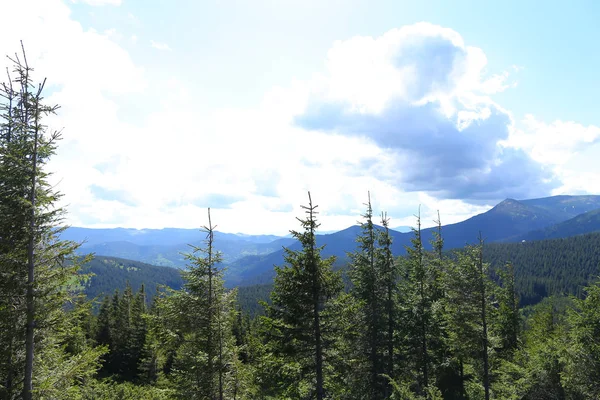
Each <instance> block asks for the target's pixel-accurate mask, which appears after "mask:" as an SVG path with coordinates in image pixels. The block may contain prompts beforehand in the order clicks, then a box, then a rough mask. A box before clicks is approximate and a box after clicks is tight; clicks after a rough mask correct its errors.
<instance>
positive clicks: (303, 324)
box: [264, 193, 342, 400]
mask: <svg viewBox="0 0 600 400" xmlns="http://www.w3.org/2000/svg"><path fill="white" fill-rule="evenodd" d="M308 200H309V202H308V206H302V208H303V209H304V210H305V212H306V215H307V217H306V218H305V219H300V218H298V221H299V222H300V224H301V226H302V228H303V231H302V232H297V231H291V233H292V235H293V237H295V238H296V239H297V240H298V241H299V242H300V245H301V246H302V250H298V251H295V250H291V249H288V248H286V249H285V262H286V265H285V266H283V267H276V268H275V269H276V273H277V275H276V277H275V284H274V288H273V292H272V294H271V300H272V305H271V306H268V307H267V317H266V318H264V324H265V325H266V326H267V327H268V328H267V329H268V331H269V336H268V337H267V340H268V341H269V342H270V343H269V350H268V353H269V354H272V355H273V356H274V357H275V363H281V362H282V363H283V364H285V365H286V367H285V369H284V370H281V371H282V372H285V374H284V375H282V374H281V373H280V374H279V377H278V378H277V379H278V381H277V382H273V385H270V386H275V387H274V388H273V387H271V388H270V390H271V391H272V392H273V393H274V394H275V395H276V396H279V397H278V398H281V397H286V396H287V397H293V398H306V397H308V398H316V399H318V400H322V399H324V398H327V397H330V396H331V393H327V388H328V385H330V384H332V382H330V381H329V376H328V371H330V368H329V365H327V353H328V350H329V349H330V346H331V340H332V338H331V332H332V330H333V329H334V328H335V327H334V326H332V321H333V320H334V318H333V316H332V315H331V314H330V313H329V312H328V311H330V310H329V306H330V305H331V299H333V298H334V297H335V296H337V295H338V294H339V293H340V291H341V289H342V282H341V277H340V275H339V274H337V273H334V272H333V271H332V268H331V265H332V263H333V258H328V259H322V258H321V250H322V248H320V247H317V243H316V229H317V228H318V226H319V224H318V223H317V218H316V215H317V211H316V208H317V206H313V204H312V199H311V197H310V193H309V195H308ZM272 378H273V377H272Z"/></svg>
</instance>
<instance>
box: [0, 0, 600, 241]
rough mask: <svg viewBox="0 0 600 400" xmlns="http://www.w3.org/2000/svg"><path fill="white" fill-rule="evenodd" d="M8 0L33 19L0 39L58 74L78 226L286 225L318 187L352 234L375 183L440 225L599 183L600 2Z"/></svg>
mask: <svg viewBox="0 0 600 400" xmlns="http://www.w3.org/2000/svg"><path fill="white" fill-rule="evenodd" d="M13 3H14V4H11V5H10V6H9V8H10V7H13V8H15V9H14V10H12V12H11V14H13V15H20V14H21V13H22V12H23V11H24V10H34V13H35V14H36V15H35V18H32V22H31V26H29V27H27V30H24V28H22V26H21V25H22V24H19V23H18V21H14V22H12V23H13V24H14V26H12V25H11V24H10V23H9V24H8V25H5V26H3V27H2V28H0V36H1V37H2V39H0V50H2V52H3V53H12V52H14V51H15V50H16V48H17V44H18V40H19V39H24V40H25V43H26V46H27V48H28V50H29V51H30V52H31V53H32V54H31V57H30V58H31V59H33V60H35V61H37V64H36V65H37V66H38V69H37V71H38V73H39V74H40V75H43V76H47V77H48V80H49V82H50V83H51V84H53V85H54V86H52V91H51V95H50V96H49V98H48V100H49V101H53V102H56V103H59V104H61V106H62V108H61V113H60V114H59V115H58V116H56V117H55V118H53V119H52V120H50V122H52V123H54V124H57V125H59V126H64V127H65V133H64V140H63V142H62V143H61V148H60V151H59V154H58V155H57V157H56V159H55V160H54V161H53V165H52V167H53V169H54V171H55V179H56V180H57V183H59V188H60V189H61V190H62V192H63V193H64V194H65V198H64V203H65V205H67V206H68V210H69V213H70V214H69V222H70V223H72V224H74V225H84V226H92V227H93V226H97V227H109V226H124V227H137V228H160V227H197V226H199V225H202V224H203V218H204V215H205V212H204V211H203V208H204V207H206V206H207V205H209V204H207V203H208V202H211V203H215V204H210V206H211V207H212V208H213V209H214V213H215V218H216V220H217V221H221V222H220V224H219V225H220V227H221V229H222V230H224V231H230V232H238V231H243V232H247V233H285V232H286V231H287V230H288V229H292V228H295V226H294V224H295V222H294V217H295V216H297V215H299V212H300V209H299V205H300V204H302V203H303V202H304V201H305V197H306V195H305V193H306V190H311V191H312V193H313V198H314V199H315V200H316V202H317V203H319V204H320V206H321V207H320V208H321V210H322V214H321V217H322V222H323V229H325V230H332V229H341V228H344V227H346V226H348V225H350V224H352V223H354V222H355V221H356V219H357V218H358V215H359V214H360V212H361V210H362V208H363V205H362V203H363V202H364V200H365V198H366V192H367V190H370V191H371V192H372V194H373V199H374V203H375V207H376V210H387V211H388V212H389V214H390V215H391V216H392V217H393V221H394V222H393V223H392V224H393V225H410V224H411V223H412V221H413V217H412V215H413V214H414V213H415V212H416V211H417V209H418V206H419V205H420V204H421V205H422V212H423V217H424V222H425V225H426V226H427V225H430V224H431V222H432V220H433V219H434V217H435V215H436V210H437V209H439V210H440V212H441V215H442V220H443V222H444V221H445V222H447V223H450V222H457V221H459V220H462V219H464V218H467V217H469V216H471V215H473V214H476V213H479V212H482V211H485V210H486V209H488V208H489V207H491V206H492V205H494V204H495V203H497V202H498V201H500V200H502V199H504V198H506V197H516V198H525V197H539V196H547V195H553V194H580V193H594V194H596V193H599V192H600V183H598V182H600V180H599V179H598V178H599V177H600V176H599V175H598V174H600V167H599V166H597V165H595V163H594V162H595V161H596V160H597V158H598V156H600V145H598V144H597V141H598V140H599V138H600V129H599V128H598V127H599V126H600V114H598V112H597V106H596V105H597V101H596V94H597V93H599V92H600V78H598V77H597V71H598V70H599V67H600V48H599V47H600V44H599V43H598V41H597V40H596V39H597V38H598V37H600V32H599V30H600V28H599V27H598V24H597V23H596V21H597V16H598V15H600V6H599V5H598V4H597V3H596V2H592V1H574V2H551V1H547V2H543V3H541V2H533V1H531V2H521V1H503V2H495V3H492V2H477V1H454V2H452V5H451V6H450V3H449V2H446V1H441V0H440V1H420V2H416V1H358V0H356V1H352V0H349V1H337V0H332V1H327V2H323V1H313V0H304V1H299V0H288V1H284V0H281V1H275V0H270V1H266V0H264V1H263V0H257V1H252V2H250V1H177V2H172V1H159V0H152V1H139V0H138V1H132V0H83V1H76V2H74V1H59V0H44V1H41V0H38V1H33V0H32V1H24V2H13ZM16 3H19V4H16ZM21 8H22V10H21ZM9 11H11V10H9ZM35 61H34V62H35Z"/></svg>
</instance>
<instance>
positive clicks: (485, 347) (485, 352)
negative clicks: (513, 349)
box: [478, 234, 490, 400]
mask: <svg viewBox="0 0 600 400" xmlns="http://www.w3.org/2000/svg"><path fill="white" fill-rule="evenodd" d="M478 262H479V274H480V278H481V324H482V326H483V335H482V350H483V387H484V389H485V400H489V399H490V376H489V360H488V332H487V315H486V299H485V298H486V290H485V278H484V276H483V275H484V271H483V239H481V234H480V238H479V260H478Z"/></svg>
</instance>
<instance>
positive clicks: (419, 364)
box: [401, 214, 438, 393]
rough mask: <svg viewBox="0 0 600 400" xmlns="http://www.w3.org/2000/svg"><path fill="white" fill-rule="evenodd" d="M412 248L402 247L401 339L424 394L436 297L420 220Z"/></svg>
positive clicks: (433, 271)
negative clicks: (402, 337)
mask: <svg viewBox="0 0 600 400" xmlns="http://www.w3.org/2000/svg"><path fill="white" fill-rule="evenodd" d="M412 231H413V235H414V236H413V238H412V239H411V243H412V246H410V247H406V251H407V255H406V257H405V259H404V266H403V268H404V269H403V280H402V282H401V286H402V288H401V290H402V292H403V293H402V294H403V302H402V303H403V309H404V312H403V314H404V318H405V320H404V336H405V337H406V345H407V349H406V351H407V359H408V360H409V361H410V362H411V365H412V366H414V370H415V371H416V372H417V374H416V383H417V384H418V388H417V391H418V392H419V393H424V391H425V388H426V387H427V386H429V385H430V384H433V383H434V382H433V381H432V380H431V373H432V366H431V364H432V363H431V361H432V360H431V348H430V347H431V346H430V345H431V340H432V338H433V337H434V335H433V330H434V327H435V326H436V325H437V321H436V320H435V316H434V310H433V304H434V301H435V297H436V294H437V291H438V290H437V284H438V282H437V272H438V271H437V270H436V269H435V268H433V266H432V265H431V264H430V263H429V258H430V257H429V255H428V254H427V252H426V251H425V249H424V245H423V239H422V236H421V217H420V214H419V215H417V225H416V227H415V228H413V230H412Z"/></svg>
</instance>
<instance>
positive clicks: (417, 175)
mask: <svg viewBox="0 0 600 400" xmlns="http://www.w3.org/2000/svg"><path fill="white" fill-rule="evenodd" d="M486 64H487V60H486V57H485V54H484V53H483V52H482V51H481V50H480V49H478V48H474V47H469V46H466V45H465V44H464V42H463V40H462V38H461V37H460V35H459V34H458V33H456V32H454V31H452V30H449V29H445V28H442V27H439V26H435V25H431V24H426V23H421V24H416V25H412V26H409V27H404V28H401V29H395V30H392V31H390V32H388V33H386V34H384V35H383V36H381V37H379V38H375V39H374V38H363V37H359V38H353V39H350V40H348V41H345V42H338V43H336V44H335V45H334V47H333V49H332V50H331V51H330V53H329V56H328V72H329V74H328V75H327V76H325V77H323V78H321V81H320V82H318V86H316V90H314V91H313V93H312V94H311V96H310V97H309V100H308V104H307V107H306V109H305V111H304V112H303V113H302V114H300V115H299V116H297V117H296V119H295V122H296V124H297V125H298V126H300V127H302V128H304V129H309V130H314V131H320V132H325V133H335V134H338V135H344V136H356V137H362V138H366V139H368V140H371V141H373V142H374V143H375V144H376V145H377V146H379V147H380V148H382V149H384V150H385V151H386V152H387V154H388V162H387V165H383V166H379V168H369V169H368V172H369V173H377V169H378V170H379V175H378V177H379V178H381V179H384V180H386V181H389V182H393V183H394V184H395V185H396V186H397V187H398V188H400V189H402V190H406V191H417V192H418V191H424V192H427V193H430V194H433V195H435V196H437V197H441V198H451V199H466V200H498V199H502V198H504V197H508V196H510V197H516V198H526V197H531V196H542V195H546V194H549V193H550V192H551V190H552V189H553V188H554V187H556V186H557V185H558V182H556V180H555V179H554V177H553V175H552V171H550V170H548V169H547V168H545V167H544V166H543V165H541V164H540V163H538V162H537V161H536V160H535V159H532V158H531V157H530V156H529V154H528V153H526V152H525V151H523V150H521V149H518V148H512V147H510V148H509V147H506V146H505V144H506V142H505V141H506V140H507V139H508V138H509V134H510V132H511V129H512V125H513V122H512V118H511V116H510V114H509V113H508V112H507V111H505V110H504V109H502V108H501V107H500V106H498V105H496V104H495V103H494V102H493V101H492V99H491V98H490V97H489V95H490V94H493V93H497V92H500V91H503V90H505V89H506V88H507V87H509V86H510V85H511V84H509V83H507V81H508V79H509V75H508V73H503V74H500V75H494V76H492V77H489V78H486V77H485V74H484V71H485V66H486Z"/></svg>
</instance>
